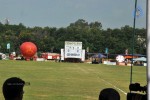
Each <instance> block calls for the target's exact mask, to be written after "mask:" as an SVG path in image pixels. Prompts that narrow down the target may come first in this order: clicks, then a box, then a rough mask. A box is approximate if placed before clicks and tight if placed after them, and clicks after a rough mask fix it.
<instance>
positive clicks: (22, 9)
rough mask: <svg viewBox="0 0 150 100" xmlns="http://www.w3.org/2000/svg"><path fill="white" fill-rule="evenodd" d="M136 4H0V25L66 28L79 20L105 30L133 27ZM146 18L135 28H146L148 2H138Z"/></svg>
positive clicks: (75, 0) (41, 0) (3, 0)
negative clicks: (126, 26)
mask: <svg viewBox="0 0 150 100" xmlns="http://www.w3.org/2000/svg"><path fill="white" fill-rule="evenodd" d="M134 2H135V0H0V21H1V22H2V23H4V20H5V18H8V19H9V20H10V24H19V23H23V24H24V25H25V26H29V27H34V26H40V27H46V26H49V27H57V28H60V27H67V26H69V24H70V23H73V22H75V21H77V20H78V19H84V20H86V21H87V22H88V23H90V22H94V21H99V22H101V23H102V26H103V29H107V28H120V27H123V26H125V25H130V26H131V27H132V26H133V11H134ZM138 6H140V7H141V8H142V10H143V16H141V17H140V18H138V19H137V21H136V27H138V28H145V27H146V15H145V14H146V0H138Z"/></svg>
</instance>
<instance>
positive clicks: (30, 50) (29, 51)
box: [20, 42, 37, 58]
mask: <svg viewBox="0 0 150 100" xmlns="http://www.w3.org/2000/svg"><path fill="white" fill-rule="evenodd" d="M20 52H21V53H22V55H23V56H24V57H27V58H30V57H33V56H34V55H35V53H36V52H37V47H36V45H35V44H34V43H32V42H24V43H22V44H21V46H20Z"/></svg>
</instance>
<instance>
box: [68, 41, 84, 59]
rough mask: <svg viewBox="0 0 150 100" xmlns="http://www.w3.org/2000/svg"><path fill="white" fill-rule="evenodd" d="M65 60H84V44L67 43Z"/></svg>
mask: <svg viewBox="0 0 150 100" xmlns="http://www.w3.org/2000/svg"><path fill="white" fill-rule="evenodd" d="M65 58H82V42H74V41H65Z"/></svg>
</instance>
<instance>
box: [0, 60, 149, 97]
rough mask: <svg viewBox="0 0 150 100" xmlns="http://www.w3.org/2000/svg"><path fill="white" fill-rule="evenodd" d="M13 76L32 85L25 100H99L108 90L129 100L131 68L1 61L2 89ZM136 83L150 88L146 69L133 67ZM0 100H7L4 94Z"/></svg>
mask: <svg viewBox="0 0 150 100" xmlns="http://www.w3.org/2000/svg"><path fill="white" fill-rule="evenodd" d="M13 76H15V77H20V78H22V79H23V80H25V81H26V82H30V85H29V86H25V88H24V91H25V94H24V100H98V95H99V92H100V90H102V89H104V88H108V87H111V88H115V89H116V90H117V91H118V92H119V93H120V95H121V100H126V95H125V93H127V92H129V89H128V85H129V82H130V66H110V65H103V64H85V63H56V62H50V61H47V62H36V61H9V60H8V61H7V60H5V61H3V60H1V61H0V86H2V84H3V82H4V81H5V79H7V78H9V77H13ZM133 82H139V83H141V85H142V86H144V85H146V67H140V66H134V67H133ZM122 91H123V92H122ZM124 92H125V93H124ZM0 100H4V98H3V95H2V92H1V91H0Z"/></svg>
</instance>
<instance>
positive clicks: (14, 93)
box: [2, 77, 25, 100]
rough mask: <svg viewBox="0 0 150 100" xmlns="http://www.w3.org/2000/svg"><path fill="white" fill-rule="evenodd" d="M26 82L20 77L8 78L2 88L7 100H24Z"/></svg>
mask: <svg viewBox="0 0 150 100" xmlns="http://www.w3.org/2000/svg"><path fill="white" fill-rule="evenodd" d="M24 85H25V82H24V81H23V80H22V79H20V78H18V77H11V78H8V79H7V80H6V81H5V82H4V84H3V87H2V91H3V95H4V98H5V100H22V99H23V93H24V91H23V87H24Z"/></svg>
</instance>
